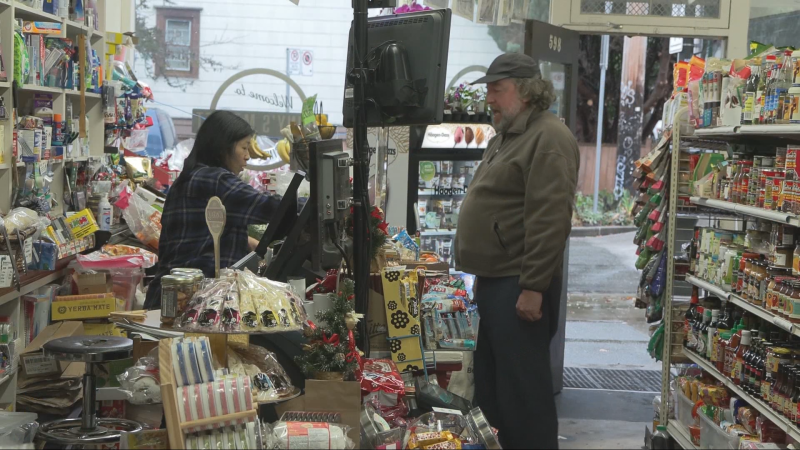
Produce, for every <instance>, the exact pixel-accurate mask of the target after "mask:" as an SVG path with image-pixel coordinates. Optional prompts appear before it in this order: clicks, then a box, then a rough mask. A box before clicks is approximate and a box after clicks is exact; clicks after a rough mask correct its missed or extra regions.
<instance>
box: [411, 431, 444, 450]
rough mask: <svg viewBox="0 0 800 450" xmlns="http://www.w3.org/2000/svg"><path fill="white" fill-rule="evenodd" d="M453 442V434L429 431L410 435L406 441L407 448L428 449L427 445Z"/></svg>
mask: <svg viewBox="0 0 800 450" xmlns="http://www.w3.org/2000/svg"><path fill="white" fill-rule="evenodd" d="M451 440H453V433H451V432H449V431H431V432H424V433H415V434H412V435H411V437H410V438H409V440H408V448H410V449H415V448H429V447H426V446H428V445H433V444H438V443H440V442H445V441H451Z"/></svg>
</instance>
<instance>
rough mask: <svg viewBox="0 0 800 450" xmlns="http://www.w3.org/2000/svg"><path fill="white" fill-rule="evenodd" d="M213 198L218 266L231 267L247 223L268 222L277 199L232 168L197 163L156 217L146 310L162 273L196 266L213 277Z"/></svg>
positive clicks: (154, 303) (240, 252)
mask: <svg viewBox="0 0 800 450" xmlns="http://www.w3.org/2000/svg"><path fill="white" fill-rule="evenodd" d="M214 196H217V197H219V198H220V200H222V204H223V205H225V211H226V216H227V217H226V223H225V230H224V232H223V233H222V236H221V237H220V243H219V246H220V267H222V268H225V267H229V266H232V265H233V264H234V263H236V262H237V261H239V260H240V259H242V258H243V257H244V256H246V255H247V254H248V253H249V252H250V248H249V246H248V243H247V226H248V225H252V224H264V223H268V222H269V220H270V219H271V218H272V216H273V214H275V211H276V210H277V208H278V204H279V203H280V199H279V197H276V196H270V195H267V194H264V193H262V192H259V191H257V190H256V189H254V188H253V187H252V186H250V185H248V184H247V183H245V182H244V181H242V180H240V179H239V178H238V177H237V176H236V175H234V174H233V172H230V171H229V170H226V169H223V168H220V167H208V166H206V165H204V164H198V165H197V168H196V169H195V170H194V171H193V172H192V174H191V176H190V177H189V179H188V180H187V181H186V182H184V183H183V184H182V185H181V186H178V187H177V189H176V188H173V189H171V190H170V191H169V193H168V194H167V201H166V203H165V204H164V213H163V215H162V216H161V239H160V240H159V243H158V267H159V268H158V272H157V273H156V278H155V280H154V281H153V283H152V284H151V285H150V287H149V288H148V290H147V301H146V302H145V307H146V308H147V309H154V308H158V307H159V305H160V304H161V277H163V276H164V275H169V272H170V270H172V269H174V268H178V267H182V268H189V267H190V268H195V269H200V270H202V271H203V273H204V274H205V276H206V277H208V278H213V277H214V241H213V239H212V238H211V233H210V232H209V231H208V226H207V225H206V217H205V214H206V205H207V204H208V200H209V199H210V198H211V197H214Z"/></svg>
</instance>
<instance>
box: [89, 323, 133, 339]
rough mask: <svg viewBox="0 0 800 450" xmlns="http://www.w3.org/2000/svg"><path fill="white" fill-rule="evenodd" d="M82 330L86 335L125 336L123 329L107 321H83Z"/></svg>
mask: <svg viewBox="0 0 800 450" xmlns="http://www.w3.org/2000/svg"><path fill="white" fill-rule="evenodd" d="M83 332H84V334H86V335H87V336H118V337H126V336H127V334H126V333H125V330H123V329H122V328H120V327H118V326H117V325H116V324H114V323H108V322H84V323H83Z"/></svg>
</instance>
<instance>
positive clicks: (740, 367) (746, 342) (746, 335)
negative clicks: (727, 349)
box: [731, 330, 750, 386]
mask: <svg viewBox="0 0 800 450" xmlns="http://www.w3.org/2000/svg"><path fill="white" fill-rule="evenodd" d="M740 333H741V336H742V337H741V339H740V341H739V346H738V347H736V362H734V364H733V370H732V371H731V379H732V380H733V382H734V383H736V384H737V385H739V386H741V385H742V378H743V376H744V355H745V353H747V352H748V351H750V331H749V330H742V331H741V332H740Z"/></svg>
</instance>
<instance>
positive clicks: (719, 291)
mask: <svg viewBox="0 0 800 450" xmlns="http://www.w3.org/2000/svg"><path fill="white" fill-rule="evenodd" d="M686 282H687V283H689V284H692V285H694V286H697V287H699V288H700V289H705V290H706V291H707V292H709V293H710V294H713V295H714V296H716V297H719V298H720V299H722V300H728V299H729V298H730V296H731V294H730V292H728V291H726V290H725V289H723V288H721V287H719V286H717V285H715V284H712V283H709V282H708V281H705V280H701V279H700V278H697V277H696V276H694V275H686Z"/></svg>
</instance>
